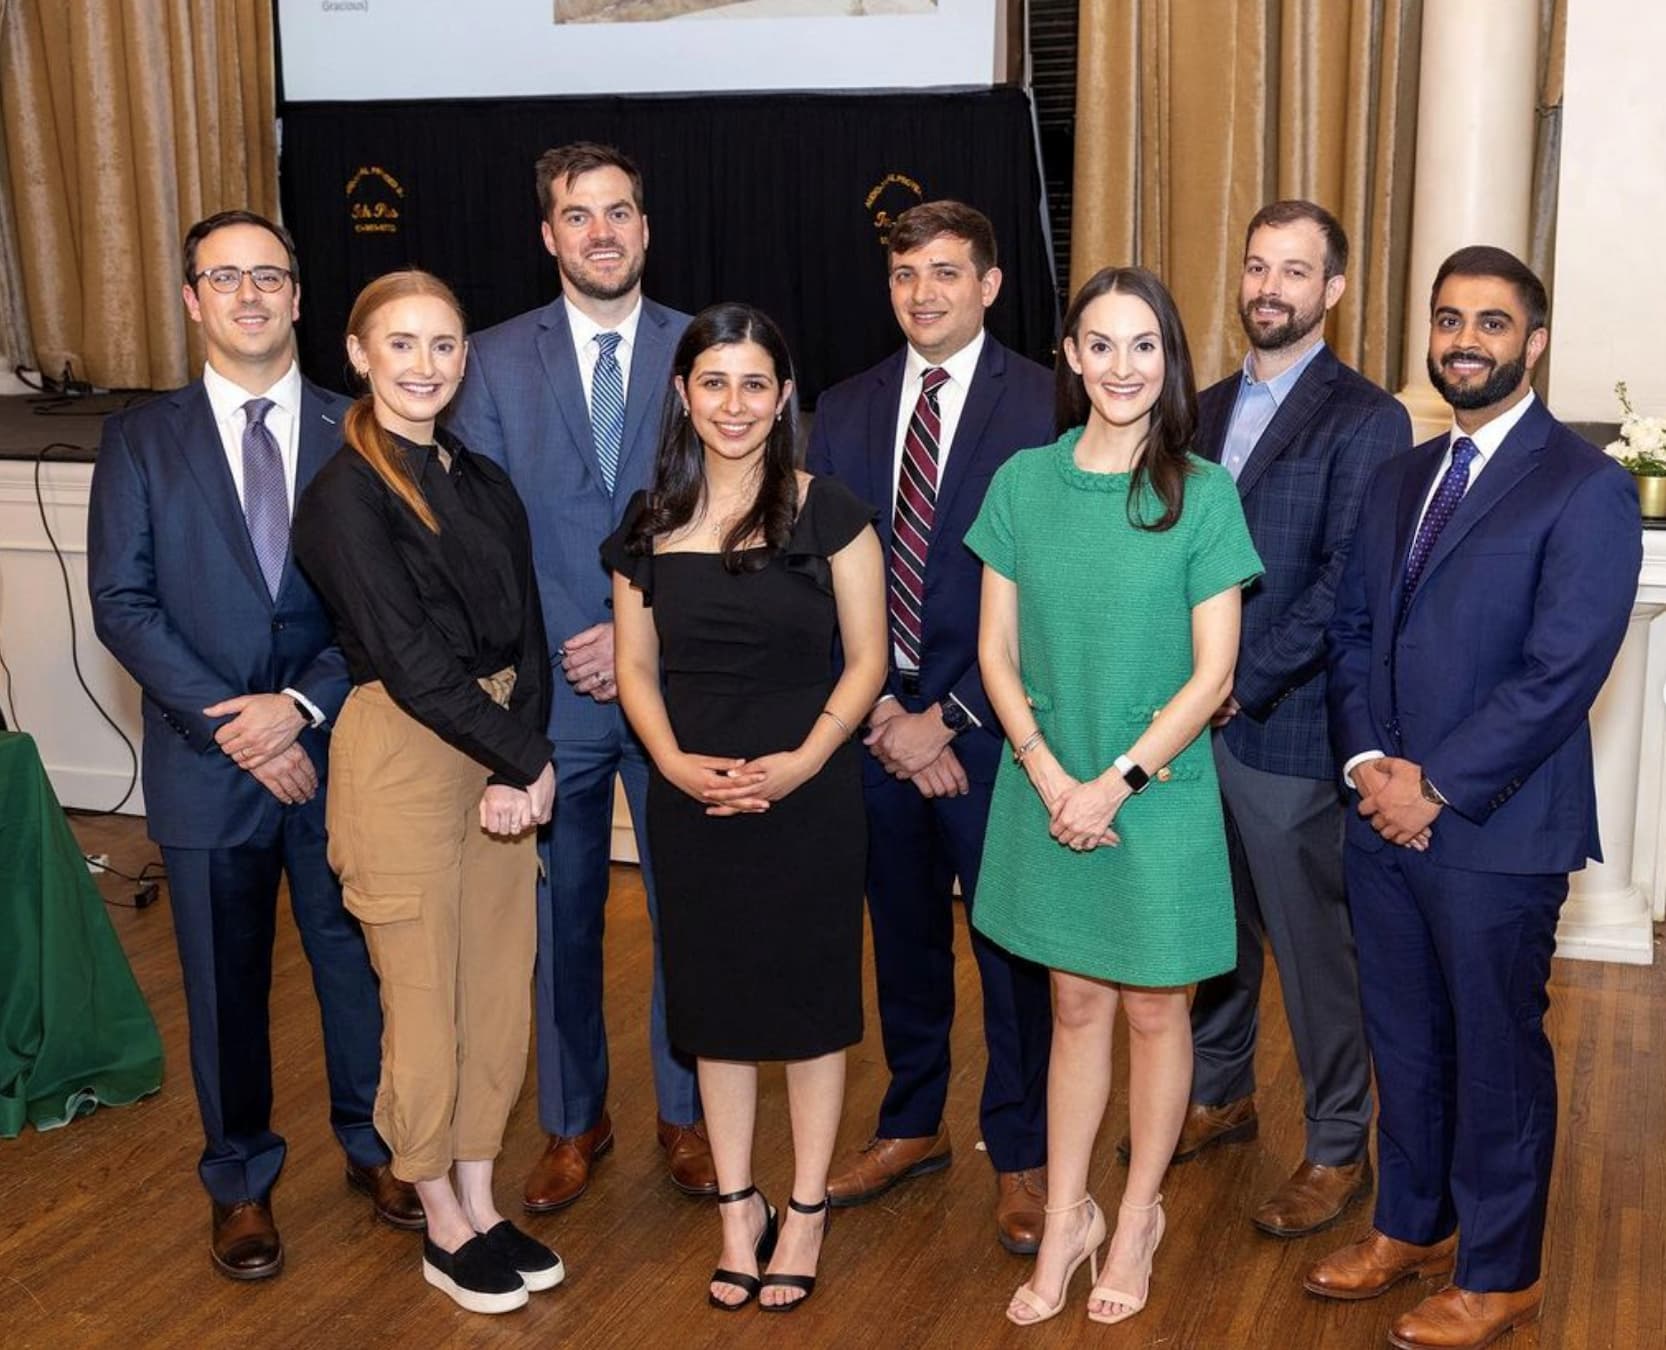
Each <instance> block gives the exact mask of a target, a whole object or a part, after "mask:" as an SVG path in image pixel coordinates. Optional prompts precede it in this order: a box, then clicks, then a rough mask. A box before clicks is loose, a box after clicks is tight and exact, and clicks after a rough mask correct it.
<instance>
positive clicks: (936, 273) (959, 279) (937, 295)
mask: <svg viewBox="0 0 1666 1350" xmlns="http://www.w3.org/2000/svg"><path fill="white" fill-rule="evenodd" d="M1000 290H1001V269H1000V268H998V267H991V268H990V269H989V270H988V271H987V272H985V273H984V274H983V275H982V276H981V277H980V276H979V275H978V269H977V267H976V266H975V265H974V264H973V262H972V245H971V243H970V242H969V241H968V240H965V239H961V238H959V237H958V236H956V235H952V234H940V235H938V236H937V238H935V239H931V240H928V241H927V242H926V243H924V244H922V245H921V246H920V247H919V248H917V249H914V250H913V251H912V252H909V253H893V254H892V255H891V311H892V313H894V314H895V315H896V316H897V323H898V324H899V325H900V326H901V328H902V331H903V334H904V335H905V336H906V337H907V338H908V341H909V344H910V345H911V346H912V347H913V348H914V350H915V351H917V352H919V353H920V355H921V356H923V357H925V359H926V360H927V361H929V362H930V363H931V364H932V365H934V366H939V365H942V364H943V362H944V361H946V360H948V359H949V357H951V356H953V355H954V354H955V353H956V352H958V351H959V350H960V349H961V348H962V347H964V346H965V345H966V344H967V343H968V342H970V341H971V340H972V339H973V338H975V337H976V336H977V335H978V331H979V330H980V329H981V328H982V327H983V312H984V310H986V309H988V308H989V306H990V305H992V304H994V303H995V297H996V296H997V295H998V294H999V293H1000Z"/></svg>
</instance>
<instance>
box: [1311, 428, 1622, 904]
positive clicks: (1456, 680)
mask: <svg viewBox="0 0 1666 1350" xmlns="http://www.w3.org/2000/svg"><path fill="white" fill-rule="evenodd" d="M1446 447H1447V437H1446V436H1444V435H1443V436H1439V437H1436V438H1435V439H1434V440H1432V441H1426V442H1425V443H1424V444H1422V445H1420V446H1418V447H1417V449H1415V450H1413V451H1411V452H1410V453H1409V454H1405V455H1400V456H1398V457H1396V458H1395V459H1392V460H1390V461H1389V462H1388V463H1387V464H1385V465H1384V466H1383V467H1382V468H1381V469H1380V470H1379V471H1378V472H1377V474H1376V475H1375V476H1374V477H1373V478H1372V480H1371V483H1370V485H1369V487H1368V488H1367V489H1366V496H1365V504H1364V506H1363V508H1362V510H1361V513H1360V523H1359V529H1358V530H1357V532H1356V533H1355V536H1354V547H1353V551H1352V553H1351V554H1350V556H1349V558H1348V565H1347V568H1346V569H1345V570H1344V572H1343V578H1342V586H1341V589H1340V591H1339V592H1338V595H1337V603H1336V614H1335V617H1334V618H1333V620H1332V621H1331V627H1330V638H1329V647H1330V660H1331V686H1330V707H1331V726H1332V732H1333V735H1334V738H1335V742H1336V754H1337V757H1338V759H1339V760H1341V761H1343V762H1346V761H1347V760H1348V759H1351V758H1352V757H1353V756H1354V755H1356V754H1358V753H1360V752H1362V751H1365V750H1383V751H1385V752H1387V753H1388V754H1391V755H1400V756H1403V757H1405V758H1407V759H1410V760H1412V761H1413V762H1414V763H1417V764H1421V765H1422V766H1423V771H1424V772H1425V773H1426V774H1427V775H1428V777H1429V781H1430V782H1431V783H1433V784H1434V785H1435V787H1436V788H1438V789H1439V790H1440V792H1441V793H1442V794H1443V795H1444V796H1445V797H1446V799H1447V801H1448V802H1450V803H1451V805H1450V806H1448V807H1447V808H1446V809H1445V810H1443V811H1442V812H1441V813H1440V816H1439V818H1438V819H1437V820H1436V821H1435V827H1434V832H1433V839H1432V842H1431V845H1430V856H1431V857H1432V858H1434V859H1435V860H1436V861H1437V862H1440V863H1443V864H1445V865H1446V866H1449V867H1461V868H1466V869H1469V870H1472V871H1484V872H1506V873H1535V872H1537V873H1556V872H1569V871H1574V870H1576V869H1578V868H1581V867H1583V866H1584V865H1585V860H1586V859H1587V858H1595V859H1598V860H1600V859H1601V857H1602V853H1601V845H1600V843H1599V842H1598V839H1597V801H1596V787H1595V784H1594V782H1593V780H1592V769H1591V733H1590V727H1589V724H1588V723H1587V721H1586V716H1587V714H1588V713H1589V711H1590V708H1591V704H1592V703H1593V702H1594V701H1595V699H1596V696H1597V693H1598V691H1599V690H1600V689H1601V688H1602V684H1603V681H1604V680H1605V679H1606V678H1607V677H1608V670H1609V667H1610V666H1611V665H1612V664H1613V662H1614V657H1615V655H1616V654H1617V653H1618V652H1619V649H1620V643H1621V642H1622V641H1623V640H1624V638H1625V632H1626V624H1627V621H1628V618H1629V616H1630V613H1631V608H1632V604H1633V602H1634V601H1635V599H1636V594H1637V574H1638V571H1639V569H1640V568H1641V566H1642V559H1643V545H1642V530H1641V526H1640V518H1639V514H1638V509H1637V489H1636V487H1635V486H1634V485H1633V483H1632V481H1631V478H1630V477H1629V475H1627V474H1626V473H1625V472H1624V470H1622V469H1621V468H1620V467H1619V466H1618V465H1616V464H1615V463H1614V462H1613V461H1612V460H1610V459H1609V458H1608V457H1607V456H1605V455H1604V454H1603V453H1602V452H1601V451H1600V450H1597V449H1596V448H1595V447H1593V446H1590V445H1587V444H1586V443H1585V442H1584V441H1582V440H1580V438H1579V437H1578V436H1576V435H1574V433H1573V432H1571V431H1569V430H1568V429H1567V428H1566V427H1564V426H1563V425H1562V424H1561V423H1560V422H1558V421H1557V420H1556V419H1555V418H1554V417H1552V416H1551V415H1550V413H1549V412H1548V411H1547V410H1546V409H1545V407H1544V406H1543V405H1542V404H1539V403H1538V402H1537V401H1535V403H1534V406H1533V407H1532V408H1531V409H1529V411H1528V412H1527V413H1526V414H1524V415H1523V417H1522V419H1521V421H1520V422H1518V423H1517V424H1516V426H1515V427H1514V428H1513V429H1512V430H1511V432H1510V434H1509V435H1508V436H1507V437H1505V440H1504V443H1503V445H1502V446H1500V447H1499V449H1498V452H1497V454H1496V455H1494V456H1493V459H1492V461H1491V462H1490V463H1489V464H1488V465H1487V467H1486V469H1485V470H1484V471H1483V472H1482V473H1481V474H1480V475H1479V476H1478V477H1476V479H1475V480H1474V482H1473V483H1472V484H1471V485H1470V488H1469V491H1468V492H1467V493H1466V494H1465V495H1464V498H1463V500H1462V502H1460V503H1459V505H1458V509H1457V510H1456V511H1455V512H1454V513H1453V515H1452V519H1451V520H1450V521H1449V522H1447V525H1446V528H1445V529H1444V530H1443V531H1442V532H1441V535H1440V538H1439V539H1438V540H1437V541H1436V543H1435V546H1434V549H1433V550H1432V551H1431V553H1430V554H1429V559H1428V561H1427V562H1426V563H1425V564H1424V568H1423V578H1422V581H1421V582H1420V583H1419V585H1418V587H1417V589H1416V591H1414V592H1413V594H1412V598H1411V604H1410V607H1409V609H1408V610H1407V612H1406V614H1405V617H1404V622H1403V623H1399V624H1397V622H1396V617H1397V615H1398V614H1399V609H1400V596H1401V587H1402V582H1403V579H1404V576H1405V562H1406V555H1407V553H1408V552H1409V551H1410V549H1411V544H1412V537H1413V532H1414V530H1415V529H1416V525H1417V519H1418V515H1419V513H1420V511H1421V508H1422V505H1423V499H1424V496H1425V495H1426V494H1427V492H1428V490H1429V487H1430V484H1431V483H1432V482H1433V480H1434V476H1435V473H1436V471H1437V470H1438V469H1439V467H1440V462H1441V459H1442V457H1443V456H1444V454H1445V452H1446ZM1348 829H1349V839H1350V841H1351V842H1353V843H1355V844H1357V845H1360V846H1362V847H1365V848H1372V849H1374V848H1380V847H1382V846H1383V845H1382V839H1381V837H1380V836H1379V835H1377V834H1376V833H1375V831H1373V830H1372V829H1371V827H1370V825H1369V823H1368V822H1366V821H1364V820H1361V819H1359V817H1358V815H1357V813H1354V812H1350V813H1349V825H1348Z"/></svg>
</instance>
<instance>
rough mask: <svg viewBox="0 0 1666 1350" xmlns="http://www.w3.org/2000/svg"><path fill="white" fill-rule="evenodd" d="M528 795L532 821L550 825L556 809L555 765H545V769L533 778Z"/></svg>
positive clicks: (535, 823)
mask: <svg viewBox="0 0 1666 1350" xmlns="http://www.w3.org/2000/svg"><path fill="white" fill-rule="evenodd" d="M526 795H527V800H528V801H529V802H530V803H531V806H532V823H533V824H534V825H548V824H549V823H550V816H551V815H552V814H554V811H555V765H553V764H546V765H544V771H543V772H542V773H540V774H539V775H538V777H537V778H535V779H533V780H532V784H531V786H529V787H528V788H527V790H526Z"/></svg>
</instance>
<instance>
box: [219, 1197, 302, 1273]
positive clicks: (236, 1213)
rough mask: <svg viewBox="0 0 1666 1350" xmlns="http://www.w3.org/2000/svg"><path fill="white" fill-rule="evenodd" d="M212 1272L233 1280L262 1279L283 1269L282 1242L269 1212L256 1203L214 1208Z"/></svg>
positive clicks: (242, 1201) (248, 1202) (268, 1208)
mask: <svg viewBox="0 0 1666 1350" xmlns="http://www.w3.org/2000/svg"><path fill="white" fill-rule="evenodd" d="M208 1254H209V1256H210V1257H211V1258H212V1259H213V1261H214V1269H216V1270H217V1271H219V1272H220V1274H222V1275H224V1276H226V1277H228V1278H229V1279H233V1280H264V1279H269V1278H270V1277H271V1276H273V1275H276V1274H277V1273H278V1272H279V1271H280V1270H282V1269H283V1239H282V1238H280V1237H279V1236H278V1226H277V1224H275V1223H273V1222H272V1211H271V1208H270V1207H269V1206H267V1205H263V1204H261V1203H260V1202H259V1201H258V1200H240V1201H239V1202H238V1203H237V1204H235V1205H222V1204H218V1203H216V1204H215V1205H214V1237H213V1240H212V1241H211V1242H210V1243H209V1246H208Z"/></svg>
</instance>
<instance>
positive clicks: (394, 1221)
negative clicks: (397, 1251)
mask: <svg viewBox="0 0 1666 1350" xmlns="http://www.w3.org/2000/svg"><path fill="white" fill-rule="evenodd" d="M347 1184H348V1185H349V1186H351V1187H352V1188H353V1189H354V1190H355V1191H363V1192H364V1193H365V1194H366V1195H368V1196H369V1197H370V1207H371V1208H372V1209H373V1210H375V1211H376V1217H377V1218H378V1219H380V1220H381V1221H382V1222H383V1223H385V1224H391V1225H392V1226H393V1227H395V1228H404V1229H406V1230H408V1231H410V1232H421V1231H422V1230H423V1229H424V1228H426V1227H427V1226H428V1216H427V1215H426V1214H424V1213H423V1212H422V1200H421V1199H420V1198H419V1197H418V1196H417V1193H416V1187H415V1186H413V1185H411V1183H410V1182H408V1181H401V1180H400V1179H399V1178H398V1177H396V1176H394V1174H393V1168H391V1167H390V1166H388V1164H387V1163H382V1164H381V1165H380V1166H378V1167H364V1166H361V1165H360V1164H359V1163H356V1162H349V1163H348V1164H347Z"/></svg>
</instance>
